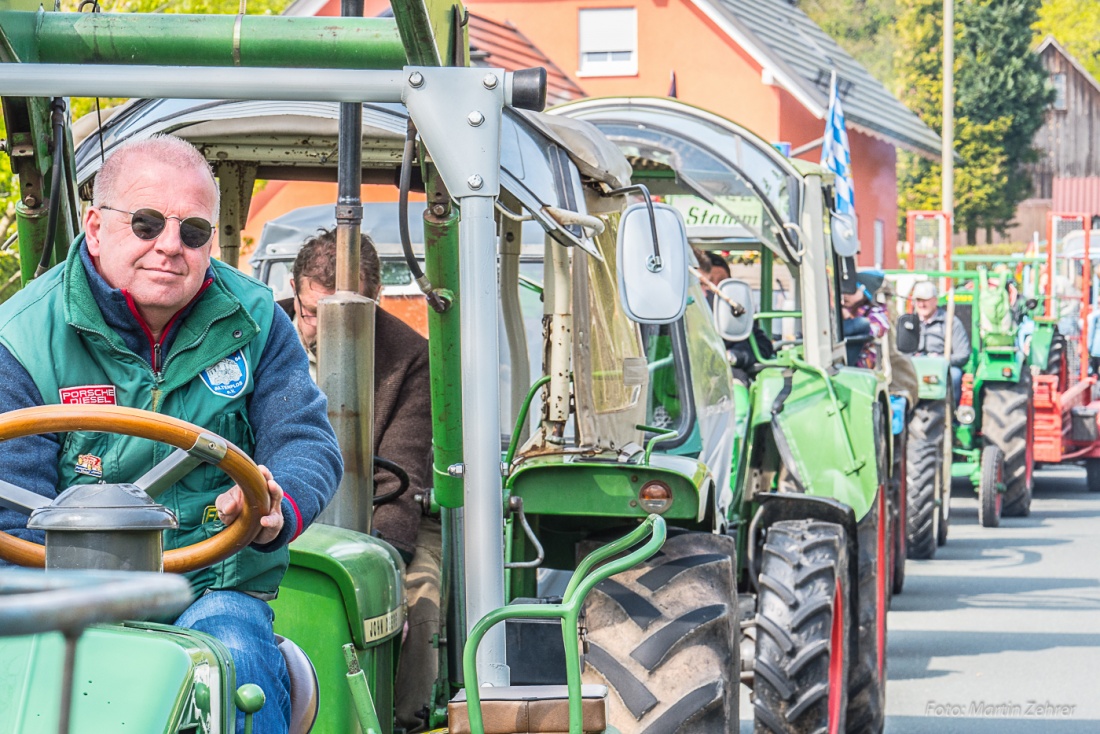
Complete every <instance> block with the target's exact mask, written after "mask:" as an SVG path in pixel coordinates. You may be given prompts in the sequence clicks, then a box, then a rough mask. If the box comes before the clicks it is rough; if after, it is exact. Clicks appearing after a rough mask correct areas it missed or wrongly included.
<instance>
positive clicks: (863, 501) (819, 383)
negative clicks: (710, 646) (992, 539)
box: [516, 98, 891, 732]
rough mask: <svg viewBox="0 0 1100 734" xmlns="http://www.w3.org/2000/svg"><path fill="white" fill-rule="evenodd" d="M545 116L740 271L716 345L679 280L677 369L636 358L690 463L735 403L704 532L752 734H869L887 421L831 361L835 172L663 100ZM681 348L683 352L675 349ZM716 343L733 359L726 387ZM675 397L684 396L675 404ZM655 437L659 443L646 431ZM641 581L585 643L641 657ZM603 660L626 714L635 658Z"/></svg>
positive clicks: (874, 390) (880, 694) (643, 575)
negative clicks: (717, 544)
mask: <svg viewBox="0 0 1100 734" xmlns="http://www.w3.org/2000/svg"><path fill="white" fill-rule="evenodd" d="M555 112H557V113H559V114H564V115H568V116H570V117H572V118H575V119H580V120H585V121H588V122H591V123H593V124H594V125H596V126H597V127H598V128H599V129H600V130H601V131H602V132H603V133H604V134H605V135H607V136H608V137H609V138H610V139H611V140H612V141H614V142H615V143H616V144H617V145H618V146H619V148H620V149H621V150H622V151H623V152H624V153H625V154H626V155H627V158H628V159H629V160H630V162H631V165H632V166H633V168H634V180H635V181H637V182H644V183H645V185H646V186H647V187H648V190H649V192H650V193H651V194H652V195H654V196H657V197H660V198H661V200H662V201H665V202H667V203H669V204H671V205H672V206H674V207H676V208H677V209H678V210H679V211H680V212H681V213H682V214H683V215H684V218H685V220H686V222H687V229H688V237H689V240H690V241H691V243H692V244H693V245H694V246H695V247H697V248H700V249H703V250H707V249H710V250H714V249H718V250H722V251H729V252H733V253H734V254H736V255H738V256H739V259H740V260H741V261H743V262H746V263H750V264H749V265H747V266H745V267H743V268H739V269H738V272H737V273H736V275H737V276H738V277H736V278H732V279H730V280H727V281H724V282H723V283H721V284H719V285H718V286H717V290H718V291H719V292H718V294H717V295H716V296H715V299H716V308H715V314H716V315H715V324H716V325H717V327H718V328H717V333H715V332H714V330H713V329H712V328H711V327H710V326H709V320H708V318H707V313H706V309H705V301H704V300H703V299H704V298H706V295H705V294H704V292H703V291H702V290H701V289H699V288H697V287H696V286H694V285H693V287H692V298H693V299H694V300H695V302H696V303H695V305H694V306H692V307H689V312H688V316H687V318H686V319H685V323H684V324H682V325H677V327H676V329H675V330H673V331H672V332H671V333H670V334H669V343H670V345H671V354H672V356H673V357H674V359H673V361H672V363H670V364H667V367H665V366H664V365H665V364H666V363H664V362H661V361H660V355H663V354H667V353H668V352H666V351H663V350H661V349H660V348H659V347H656V346H651V347H650V348H649V351H650V353H653V354H655V355H657V356H658V357H659V360H658V364H661V365H662V371H665V373H664V374H667V378H664V375H663V374H662V371H655V372H654V384H655V386H660V385H661V384H662V382H663V381H666V380H667V381H669V382H670V381H671V378H672V376H673V375H672V371H673V370H674V373H675V375H676V386H677V387H676V389H675V390H672V389H670V388H669V387H665V388H663V389H661V390H660V391H658V390H657V389H655V390H654V391H653V392H652V393H651V397H650V399H649V412H648V416H647V419H648V420H654V418H655V416H656V414H657V413H662V414H664V415H668V416H670V417H671V418H672V420H673V426H672V428H673V430H674V431H675V433H674V434H670V437H669V438H668V439H665V440H667V441H669V442H670V443H668V444H665V447H666V448H665V450H666V451H668V452H669V453H674V454H675V453H686V452H688V451H690V452H691V453H692V454H693V455H694V454H695V452H696V451H698V450H699V448H700V446H699V444H697V443H695V439H694V436H695V435H696V433H697V432H698V431H699V429H703V430H705V428H706V425H707V422H712V425H713V421H714V419H715V417H716V416H717V414H718V411H717V410H716V406H718V405H721V404H722V403H723V402H724V400H725V399H726V395H727V394H728V395H729V396H730V398H732V399H731V405H732V407H733V409H734V410H733V412H732V415H730V416H729V417H730V418H732V423H731V424H730V425H729V427H728V428H725V429H723V431H722V435H725V436H728V437H729V439H732V448H733V451H732V462H731V463H730V471H729V475H728V478H726V477H724V476H723V475H722V473H721V472H722V466H721V465H720V464H717V463H715V462H712V461H708V466H710V467H711V469H712V471H713V472H714V475H715V480H716V482H715V489H714V495H713V496H714V505H713V507H712V508H710V509H708V510H707V511H706V512H704V513H702V514H701V519H702V520H703V521H704V524H703V525H702V526H701V527H699V529H700V530H704V531H708V530H709V531H710V532H718V533H721V534H723V535H726V536H732V538H734V539H735V540H736V544H737V548H738V558H739V563H738V566H737V568H738V573H737V591H738V593H739V594H740V599H741V601H740V607H741V609H742V612H741V626H742V627H743V628H744V630H745V636H746V640H745V643H744V644H743V645H742V651H743V653H742V655H743V657H742V663H741V668H742V670H743V671H744V672H743V680H744V681H745V682H746V683H747V684H748V685H750V686H752V688H753V693H754V709H755V721H756V730H757V731H771V732H790V731H817V730H830V731H849V732H864V731H867V732H872V731H881V730H882V727H883V722H884V697H885V679H886V673H885V653H886V648H885V642H886V600H887V594H888V578H889V572H888V563H889V560H888V559H889V548H890V547H891V542H890V539H889V535H890V527H889V523H888V522H887V519H888V517H889V513H888V509H887V507H886V482H887V480H888V474H889V467H890V425H889V424H890V407H889V403H888V401H887V396H886V392H885V384H884V382H883V380H882V377H881V375H877V374H875V373H872V372H870V371H867V370H862V369H855V368H850V367H847V366H845V364H844V360H845V356H844V345H843V339H842V337H841V334H842V328H841V327H842V325H841V311H840V273H841V269H842V267H844V266H848V267H850V266H851V262H850V261H849V262H848V263H844V262H843V259H844V258H845V257H846V256H851V255H853V254H854V252H852V251H845V250H843V249H842V246H841V241H840V240H834V238H833V237H832V235H831V231H832V227H834V226H837V224H838V223H837V222H836V221H835V220H833V217H834V216H835V215H833V214H832V213H831V203H832V180H831V176H830V174H828V173H827V172H825V171H823V170H822V169H821V168H820V167H818V166H815V165H811V164H807V163H805V162H801V161H797V160H788V159H785V158H783V157H782V156H781V155H779V154H778V153H777V152H776V151H775V150H774V148H772V146H770V145H768V144H767V143H766V142H765V141H763V140H761V139H759V138H758V137H756V136H755V135H753V134H752V133H750V132H748V131H747V130H745V129H744V128H741V127H739V126H737V125H735V124H733V123H731V122H729V121H727V120H724V119H722V118H720V117H717V116H715V115H712V114H710V113H707V112H705V111H703V110H700V109H698V108H694V107H691V106H688V105H685V104H682V103H680V102H677V101H675V100H664V99H648V98H636V99H629V98H613V99H604V100H600V99H596V100H585V101H579V102H575V103H571V104H569V105H566V106H564V107H562V108H558V109H557V110H555ZM831 220H832V221H831ZM777 283H778V284H780V288H783V289H785V292H782V293H780V292H779V291H778V290H777V287H776V285H777ZM693 309H694V310H693ZM681 328H682V329H683V333H682V334H681V335H680V336H677V333H676V332H677V330H679V329H681ZM677 340H679V341H680V343H682V344H684V345H685V347H686V349H681V350H680V351H678V350H677V347H676V344H677ZM723 342H724V344H723ZM704 345H705V346H706V348H704ZM727 347H729V351H730V353H731V354H735V355H739V356H738V357H737V358H736V359H735V360H734V366H735V374H736V379H734V380H733V381H732V385H731V387H732V390H731V391H730V392H729V393H727V390H730V387H727V385H729V384H730V383H729V382H728V377H724V376H723V374H725V375H728V368H727V367H726V366H725V365H726V360H725V359H724V356H725V354H724V353H725V351H726V348H727ZM654 349H656V351H654ZM685 356H686V359H685V358H684V357H685ZM719 363H720V364H721V368H719ZM650 364H651V365H653V364H654V363H653V362H652V361H651V363H650ZM659 377H661V378H663V379H662V380H658V378H659ZM688 395H691V396H693V399H694V403H695V406H694V412H695V416H691V415H690V412H691V407H692V406H691V405H690V403H688V402H687V401H686V400H684V399H683V398H685V397H686V396H688ZM708 396H712V397H708ZM715 397H717V398H718V400H715ZM672 398H676V399H677V400H678V401H679V402H678V407H676V408H674V409H670V407H669V406H670V405H671V404H673V401H672ZM662 408H663V410H662ZM692 419H693V420H692ZM693 421H694V424H693ZM706 435H707V433H705V432H703V433H701V436H702V437H704V441H703V446H702V447H701V448H702V449H703V453H701V454H699V455H700V456H703V455H706V453H707V448H706V443H707V442H706V439H705V436H706ZM659 439H661V434H660V432H653V433H651V434H650V438H649V440H650V441H654V440H659ZM727 440H728V439H727ZM693 444H694V447H692V445H693ZM689 447H691V448H689ZM518 476H522V475H518ZM516 486H517V487H519V488H521V487H522V485H521V484H520V483H519V482H517V483H516ZM674 507H675V505H674ZM708 514H712V519H707V517H706V515H708ZM665 516H666V517H668V514H666V515H665ZM589 522H591V520H589ZM806 568H814V569H816V570H818V571H819V573H812V574H811V573H806V572H805V571H804V569H806ZM655 573H656V570H653V571H650V570H646V569H644V567H643V568H640V569H638V570H636V571H634V572H631V574H629V575H627V576H626V577H625V578H622V577H620V578H621V582H620V583H621V584H622V587H624V588H619V587H611V588H608V589H607V591H606V593H603V592H598V593H597V594H596V595H595V596H594V598H593V600H592V602H591V603H590V609H591V614H592V615H593V616H592V617H590V618H594V619H599V618H604V617H605V615H606V616H609V617H611V618H614V619H617V620H618V624H616V625H615V626H613V627H611V628H609V629H607V630H606V631H598V630H593V629H592V628H590V629H589V635H588V636H589V646H590V649H594V648H595V646H596V645H600V646H601V648H602V649H605V650H617V651H621V652H628V651H631V650H635V649H636V650H641V649H642V648H643V647H645V646H646V644H647V643H646V638H647V633H646V628H647V626H648V619H647V618H646V614H647V612H645V611H644V610H647V609H650V608H651V607H659V604H660V599H659V598H658V597H659V596H661V595H666V594H667V593H668V591H667V590H666V589H658V588H652V585H647V584H646V580H647V579H648V578H650V577H652V576H653V575H655ZM618 580H619V579H613V580H612V581H618ZM598 588H599V587H598ZM643 602H645V603H643ZM810 609H812V610H813V613H812V614H811V613H808V612H807V611H805V610H810ZM607 657H608V658H610V657H614V656H607ZM631 657H632V658H634V659H635V660H637V659H638V657H637V655H635V653H634V652H631ZM620 659H621V658H620ZM605 660H607V658H604V657H602V656H592V657H591V662H592V667H593V668H594V669H595V670H594V672H596V673H597V675H596V676H595V677H594V678H593V680H600V681H606V682H607V683H608V684H609V685H610V686H611V687H612V688H613V689H615V690H617V691H619V692H620V695H621V696H622V697H623V699H624V700H625V701H629V700H632V699H631V695H630V694H631V691H632V690H636V689H633V686H634V684H635V683H636V682H637V681H639V680H640V681H643V682H645V683H646V684H647V685H648V683H649V680H648V679H647V677H646V675H645V672H644V671H643V670H641V669H640V668H638V667H637V666H635V665H634V663H632V662H628V664H627V665H625V666H623V665H619V666H612V665H603V664H602V663H603V662H604V661H605ZM700 680H702V679H700ZM633 700H635V701H637V699H633ZM620 728H621V727H620ZM630 730H631V731H634V729H630ZM624 731H625V730H624ZM693 731H702V729H698V730H693Z"/></svg>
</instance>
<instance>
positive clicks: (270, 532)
mask: <svg viewBox="0 0 1100 734" xmlns="http://www.w3.org/2000/svg"><path fill="white" fill-rule="evenodd" d="M256 468H257V469H259V470H260V473H261V474H263V475H264V479H266V480H267V492H268V494H270V495H271V511H270V512H268V513H267V514H266V515H264V516H263V517H261V518H260V532H259V533H257V534H256V537H255V539H253V541H252V542H253V543H255V544H256V545H264V544H266V543H270V542H271V541H273V540H275V538H276V537H278V535H279V532H280V531H281V530H282V529H283V488H282V487H280V486H279V483H278V482H276V481H275V478H274V477H273V476H271V470H270V469H268V468H267V467H266V466H264V465H263V464H259V465H257V467H256ZM214 507H216V508H217V510H218V519H219V520H221V521H222V524H223V525H225V526H226V527H228V526H230V525H232V524H233V522H234V521H236V519H237V517H238V516H239V515H240V514H241V510H242V509H243V508H244V494H243V493H242V492H241V488H240V485H236V484H235V485H233V487H232V488H231V489H229V490H227V491H225V492H222V493H221V494H220V495H218V498H217V499H216V500H214Z"/></svg>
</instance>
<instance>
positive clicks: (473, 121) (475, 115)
mask: <svg viewBox="0 0 1100 734" xmlns="http://www.w3.org/2000/svg"><path fill="white" fill-rule="evenodd" d="M466 122H468V123H470V126H471V127H480V126H481V123H483V122H485V115H483V114H481V113H480V112H478V111H477V110H474V111H473V112H471V113H470V114H468V115H466Z"/></svg>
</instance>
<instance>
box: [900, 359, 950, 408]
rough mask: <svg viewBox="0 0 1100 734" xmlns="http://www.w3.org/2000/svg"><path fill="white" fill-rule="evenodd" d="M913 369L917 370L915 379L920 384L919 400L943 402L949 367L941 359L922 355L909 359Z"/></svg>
mask: <svg viewBox="0 0 1100 734" xmlns="http://www.w3.org/2000/svg"><path fill="white" fill-rule="evenodd" d="M910 359H912V361H913V367H914V368H916V370H917V379H918V381H919V382H920V388H919V393H920V399H921V400H943V399H944V398H946V397H947V387H948V385H949V384H950V382H949V381H950V379H951V378H950V376H949V374H950V373H949V367H950V365H948V364H947V360H946V359H944V358H943V357H940V356H936V355H932V354H922V355H919V356H914V357H910Z"/></svg>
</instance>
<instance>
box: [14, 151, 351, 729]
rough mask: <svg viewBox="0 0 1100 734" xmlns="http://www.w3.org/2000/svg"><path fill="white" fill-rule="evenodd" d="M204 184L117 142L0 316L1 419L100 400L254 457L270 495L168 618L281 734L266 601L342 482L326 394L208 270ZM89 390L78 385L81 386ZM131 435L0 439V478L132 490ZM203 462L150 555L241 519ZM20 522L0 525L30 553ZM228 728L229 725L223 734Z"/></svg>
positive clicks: (168, 498) (257, 303)
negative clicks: (43, 261)
mask: <svg viewBox="0 0 1100 734" xmlns="http://www.w3.org/2000/svg"><path fill="white" fill-rule="evenodd" d="M218 199H219V191H218V186H217V183H216V182H215V180H214V176H213V174H212V172H211V169H210V167H209V165H208V164H207V162H206V160H205V159H204V158H203V156H202V154H201V153H199V152H198V151H197V150H196V149H195V148H194V147H192V146H191V145H190V144H188V143H186V142H184V141H182V140H179V139H177V138H172V137H167V136H164V137H154V138H150V139H145V140H137V141H131V142H127V143H124V144H122V145H120V146H119V147H118V148H116V150H115V152H114V153H113V154H112V155H111V156H110V157H109V158H108V159H107V160H106V162H105V163H104V165H103V167H102V169H101V170H100V172H99V174H98V176H97V178H96V182H95V195H94V200H93V204H92V206H91V207H90V208H89V209H88V210H87V212H86V213H85V215H84V219H83V225H84V234H83V235H81V236H79V237H77V239H76V241H75V242H74V243H73V245H72V247H71V248H70V250H69V254H68V257H67V259H66V261H65V262H64V263H62V264H59V265H58V266H57V267H55V268H53V269H52V270H50V271H49V272H47V273H45V274H43V275H42V276H41V277H40V278H38V279H37V280H35V281H33V282H32V283H31V284H30V285H29V286H28V287H27V288H25V289H24V290H23V291H21V292H20V293H19V294H17V295H16V296H15V297H13V298H12V299H11V300H9V301H8V302H6V303H5V304H3V306H0V346H2V347H3V348H2V349H0V369H3V371H4V374H5V375H6V379H5V380H4V381H3V384H2V385H0V411H9V410H14V409H17V408H25V407H30V406H35V405H44V404H90V403H96V404H104V403H106V404H115V405H119V406H126V407H131V408H140V409H144V410H151V411H155V412H159V413H162V414H165V415H169V416H173V417H176V418H180V419H183V420H186V421H189V422H192V423H195V424H198V425H199V426H202V427H204V428H206V429H208V430H210V431H212V432H213V433H216V434H218V435H220V436H222V437H224V438H225V439H227V440H228V441H230V442H232V443H234V444H236V445H237V446H238V447H240V448H241V449H242V450H243V451H244V452H245V453H247V454H249V455H250V456H252V457H253V458H254V460H255V461H256V463H257V464H259V469H260V471H261V473H262V474H263V476H264V477H265V478H266V479H267V489H268V493H269V495H270V499H271V510H270V512H269V513H268V514H266V515H265V516H264V517H263V518H262V519H261V521H260V531H259V533H258V535H256V537H255V538H254V539H253V541H252V544H251V545H249V546H247V547H246V548H244V549H243V550H241V551H240V552H239V553H237V554H236V555H234V556H232V557H230V558H228V559H226V560H225V561H222V562H220V563H217V564H215V565H213V566H211V567H209V568H205V569H202V570H198V571H194V572H192V573H189V574H187V576H188V579H189V581H190V582H191V584H192V589H193V592H194V594H195V600H194V601H193V603H192V604H191V606H190V607H189V608H188V609H186V610H185V611H184V612H183V614H182V615H181V616H180V617H179V619H177V620H176V624H177V625H179V626H182V627H189V628H193V629H197V630H200V631H203V632H206V633H208V634H210V635H212V636H214V637H216V638H217V639H219V640H220V641H221V642H222V643H223V644H224V645H225V646H226V647H227V648H228V649H229V651H230V653H231V655H232V658H233V663H234V667H235V669H236V677H237V684H238V685H240V684H242V683H255V684H258V685H259V686H260V687H261V688H262V689H263V691H264V693H265V694H266V700H267V703H266V705H264V707H263V708H262V709H261V710H260V712H259V713H258V714H257V716H256V718H255V728H256V730H257V731H262V732H286V731H287V727H288V720H289V716H290V699H289V679H288V675H287V670H286V666H285V663H284V660H283V657H282V655H281V653H280V652H279V650H278V648H277V647H276V645H275V636H274V632H273V630H272V618H273V615H272V611H271V608H270V607H269V606H268V604H267V601H268V600H270V599H272V598H274V596H275V594H276V592H277V591H278V588H279V583H280V581H281V579H282V577H283V574H284V573H285V571H286V569H287V565H288V560H289V552H288V550H287V544H288V543H289V542H290V541H291V540H293V539H294V538H295V537H297V536H298V535H299V534H301V532H302V531H303V530H305V528H307V527H308V526H309V524H310V523H311V522H312V521H313V520H314V518H316V517H317V515H318V514H319V513H320V512H321V510H322V509H323V508H324V507H325V505H326V504H327V503H328V501H329V500H330V499H331V497H332V495H333V494H334V492H335V491H336V487H337V484H338V483H339V481H340V478H341V474H342V471H343V465H342V460H341V455H340V449H339V446H338V445H337V442H336V437H335V435H334V433H333V431H332V427H331V425H330V424H329V422H328V418H327V414H326V411H327V403H326V399H325V396H324V395H323V394H322V393H321V392H320V391H319V390H318V389H317V387H316V385H315V384H314V382H313V380H311V379H310V377H309V365H308V362H307V359H306V355H305V352H304V350H303V349H302V347H301V345H300V344H299V342H298V338H297V335H296V334H295V330H294V326H293V325H292V324H291V322H290V319H289V318H288V317H287V316H286V314H285V313H284V312H283V311H282V310H281V309H279V308H277V307H276V305H275V302H274V299H273V298H272V294H271V291H270V289H268V288H267V287H266V286H264V285H263V284H261V283H259V282H258V281H255V280H253V279H251V278H249V277H247V276H245V275H243V274H241V273H240V272H238V271H237V270H236V269H234V268H232V267H229V266H227V265H223V264H221V263H219V262H217V261H212V260H211V257H210V251H211V238H212V236H213V233H214V225H213V224H212V222H213V221H214V220H215V219H216V217H217V214H218V211H219V201H218ZM93 388H94V389H93ZM167 451H168V449H166V448H165V447H164V446H163V445H161V444H156V443H154V442H152V441H149V440H147V439H141V438H133V437H129V436H123V435H116V434H107V433H91V432H73V433H68V434H63V435H59V434H46V435H38V436H31V437H26V438H20V439H15V440H12V441H6V442H4V443H3V444H0V461H2V463H3V466H4V468H5V470H6V471H5V474H4V477H3V478H4V479H6V480H8V481H11V482H13V483H15V484H18V485H20V486H22V487H25V488H27V489H30V490H33V491H35V492H37V493H38V494H41V495H44V496H46V497H50V498H53V497H55V496H56V495H57V494H58V493H59V492H60V491H61V490H64V489H65V488H67V487H69V486H72V485H74V484H78V483H95V482H111V483H116V482H130V481H134V479H135V478H136V477H138V476H141V474H142V473H143V472H144V471H146V470H148V469H149V468H151V467H152V466H153V464H155V463H156V462H157V461H158V460H159V459H161V458H164V456H166V455H167ZM230 484H232V480H229V479H227V477H226V476H225V475H224V474H222V473H221V472H220V471H218V470H217V469H216V468H214V467H212V466H204V467H202V468H200V469H196V470H194V471H192V472H191V473H190V474H188V475H187V476H185V477H184V478H183V479H182V480H180V481H178V482H177V483H176V484H174V485H173V486H172V487H171V488H170V489H168V490H167V491H165V492H164V493H163V494H161V495H160V496H159V497H158V501H159V502H160V503H162V504H164V505H165V506H167V507H168V508H169V509H171V510H172V511H173V512H174V513H175V515H176V518H177V520H178V522H179V528H178V530H167V531H165V534H164V546H165V548H167V549H173V548H179V547H184V546H188V545H190V544H193V543H195V542H197V541H199V540H203V539H206V538H208V537H210V536H212V535H213V534H215V533H217V532H218V531H219V530H221V529H222V528H223V527H225V526H228V525H231V524H233V523H234V522H236V521H237V519H238V518H239V517H240V516H241V512H242V510H243V507H244V499H243V495H242V492H241V489H240V488H239V487H238V486H236V485H234V486H229V485H230ZM25 525H26V518H25V517H24V516H22V515H19V514H16V513H15V512H12V511H0V529H3V530H5V531H7V532H10V533H12V534H13V535H16V536H19V537H21V538H24V539H26V540H32V541H36V542H39V543H41V542H42V540H43V537H42V532H41V531H31V530H28V529H27V528H26V527H25ZM242 728H243V714H240V715H238V718H237V730H238V731H241V730H242Z"/></svg>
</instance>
